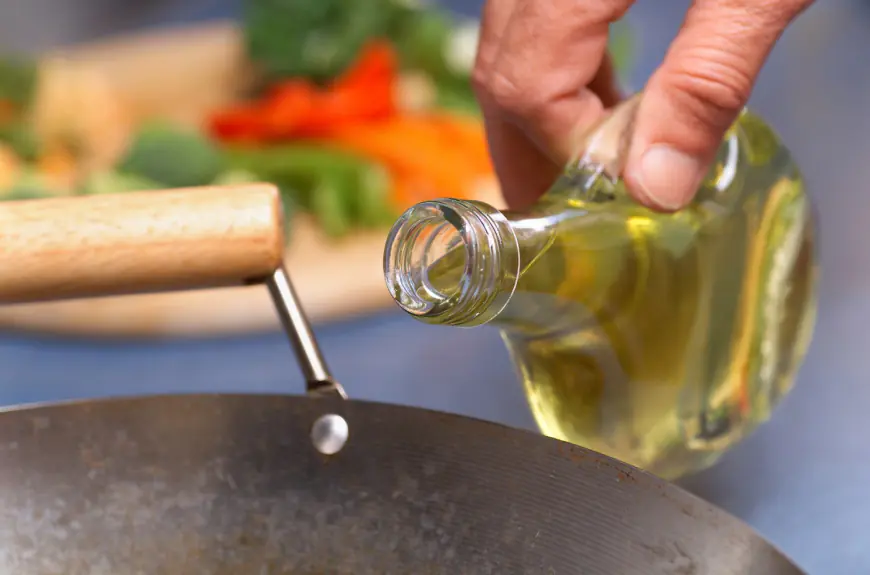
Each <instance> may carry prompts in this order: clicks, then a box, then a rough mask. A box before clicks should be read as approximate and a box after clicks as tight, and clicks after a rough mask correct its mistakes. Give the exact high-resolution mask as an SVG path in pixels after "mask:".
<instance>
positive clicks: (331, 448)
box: [311, 413, 350, 455]
mask: <svg viewBox="0 0 870 575" xmlns="http://www.w3.org/2000/svg"><path fill="white" fill-rule="evenodd" d="M349 434H350V430H349V428H348V426H347V421H345V419H344V418H343V417H342V416H340V415H336V414H334V413H328V414H326V415H321V416H320V417H318V418H317V421H315V422H314V425H312V426H311V442H312V443H313V444H314V448H315V449H317V451H319V452H320V453H322V454H324V455H335V454H336V453H338V452H339V451H341V449H342V448H343V447H344V444H345V443H347V437H348V435H349Z"/></svg>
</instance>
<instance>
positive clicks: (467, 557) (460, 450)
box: [0, 185, 801, 575]
mask: <svg viewBox="0 0 870 575" xmlns="http://www.w3.org/2000/svg"><path fill="white" fill-rule="evenodd" d="M280 222H281V206H280V200H279V196H278V194H277V191H276V190H275V189H274V188H272V187H271V186H267V185H253V186H251V185H248V186H241V187H231V188H220V189H216V188H207V189H190V190H173V191H167V192H157V193H155V192H147V193H144V194H130V195H123V196H98V197H88V198H75V199H51V200H35V201H25V202H15V203H8V204H4V205H2V206H0V235H2V242H3V243H2V245H3V246H4V250H3V251H2V252H0V302H3V303H17V302H25V301H37V300H44V299H50V298H58V297H86V296H91V295H98V294H120V293H128V292H132V291H143V290H158V289H181V288H201V287H208V286H221V285H231V284H238V283H251V282H264V283H265V284H267V285H268V287H269V289H270V290H271V293H272V295H273V299H274V301H275V303H276V308H277V310H278V313H279V315H280V316H281V318H282V320H283V322H284V325H285V327H286V328H287V333H288V336H289V338H290V342H291V343H292V347H293V349H294V351H295V352H296V355H297V358H298V359H299V361H300V366H301V367H302V370H303V373H304V374H305V376H306V379H307V380H308V382H309V384H308V394H307V396H298V397H296V396H283V395H282V396H270V395H190V396H184V395H180V396H152V397H143V398H133V399H108V400H101V401H84V402H71V403H61V404H54V405H38V406H25V407H21V408H12V409H8V410H5V411H2V412H0V573H15V574H16V575H48V574H64V575H73V574H94V575H98V574H107V575H109V574H110V575H119V574H121V575H123V574H140V573H141V574H146V573H147V574H171V575H188V574H190V575H194V574H206V573H207V574H227V575H229V574H234V575H236V574H256V575H265V574H269V575H275V574H290V573H292V574H296V575H298V574H314V573H317V574H327V573H329V574H376V573H377V574H385V573H397V574H398V573H408V574H415V575H424V574H430V573H431V574H435V573H444V574H452V575H455V574H472V573H474V574H476V573H481V574H495V573H529V574H532V573H534V574H537V573H540V574H581V573H582V574H602V575H659V574H668V575H696V574H707V573H709V574H764V575H794V574H800V573H801V571H800V569H798V568H797V567H796V566H795V565H794V564H793V563H791V562H790V561H789V560H788V559H787V558H786V557H784V556H783V555H782V554H781V553H780V552H779V551H777V550H776V549H775V548H774V547H773V546H771V545H770V544H769V543H767V542H766V541H764V540H763V539H762V538H761V537H760V536H758V535H757V534H756V533H755V532H753V531H752V530H751V529H750V528H749V527H748V526H746V525H744V524H742V523H741V522H739V521H738V520H737V519H735V518H733V517H731V516H730V515H728V514H726V513H725V512H724V511H722V510H720V509H718V508H716V507H714V506H712V505H710V504H708V503H706V502H704V501H702V500H700V499H698V498H696V497H694V496H692V495H691V494H689V493H687V492H685V491H683V490H681V489H679V488H678V487H676V486H674V485H671V484H669V483H667V482H665V481H663V480H661V479H659V478H657V477H654V476H652V475H650V474H647V473H645V472H643V471H641V470H639V469H636V468H634V467H631V466H629V465H627V464H624V463H621V462H619V461H616V460H614V459H611V458H609V457H606V456H604V455H601V454H598V453H595V452H592V451H589V450H586V449H583V448H580V447H576V446H573V445H569V444H567V443H563V442H561V441H557V440H554V439H549V438H545V437H542V436H539V435H537V434H533V433H529V432H526V431H520V430H515V429H509V428H506V427H503V426H500V425H496V424H492V423H487V422H483V421H478V420H474V419H470V418H467V417H461V416H455V415H448V414H444V413H439V412H433V411H427V410H422V409H416V408H409V407H400V406H390V405H383V404H377V403H369V402H363V401H355V400H348V399H346V397H345V394H344V391H343V389H342V387H341V386H340V385H339V384H338V383H337V382H335V381H334V380H333V379H332V378H331V376H330V374H329V371H328V368H327V365H326V363H325V361H324V360H323V357H322V355H321V353H320V351H319V349H318V347H317V343H316V341H315V339H314V337H313V335H312V332H311V330H310V328H309V326H308V323H307V321H306V319H305V316H304V313H303V311H302V309H301V308H300V307H299V305H298V302H297V301H296V297H295V294H294V292H293V288H292V284H291V283H290V281H289V278H288V277H287V275H286V274H285V273H284V271H283V270H282V269H281V261H282V254H281V249H282V246H283V233H282V230H281V223H280ZM288 368H289V362H288ZM408 385H414V382H413V381H409V382H408Z"/></svg>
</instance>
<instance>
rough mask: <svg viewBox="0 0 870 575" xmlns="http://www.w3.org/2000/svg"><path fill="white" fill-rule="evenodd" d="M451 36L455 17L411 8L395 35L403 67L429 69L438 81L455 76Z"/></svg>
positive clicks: (425, 70) (441, 12) (436, 11)
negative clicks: (450, 50) (450, 56)
mask: <svg viewBox="0 0 870 575" xmlns="http://www.w3.org/2000/svg"><path fill="white" fill-rule="evenodd" d="M452 37H453V19H452V18H451V17H450V16H449V15H448V14H447V13H446V12H443V11H441V10H435V9H431V8H430V9H426V10H414V11H412V12H411V13H410V14H409V15H408V16H407V18H406V20H405V22H404V23H403V26H402V27H401V29H400V30H399V31H398V33H397V37H396V47H397V51H398V52H399V54H400V55H401V59H402V65H403V67H404V68H405V69H411V70H421V71H423V72H426V73H427V74H429V75H430V76H431V77H432V78H433V79H434V80H435V81H436V82H439V81H441V80H442V79H444V78H453V77H455V75H456V74H455V72H454V70H453V69H452V68H451V66H450V63H449V61H448V58H449V46H450V41H451V38H452ZM466 77H467V75H466Z"/></svg>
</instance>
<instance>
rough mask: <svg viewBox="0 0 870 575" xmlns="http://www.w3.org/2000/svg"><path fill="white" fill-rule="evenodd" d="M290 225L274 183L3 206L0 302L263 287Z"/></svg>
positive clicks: (280, 257)
mask: <svg viewBox="0 0 870 575" xmlns="http://www.w3.org/2000/svg"><path fill="white" fill-rule="evenodd" d="M283 221H284V217H283V210H282V207H281V198H280V195H279V193H278V190H277V189H276V188H275V187H274V186H272V185H269V184H249V185H242V186H227V187H202V188H189V189H176V190H166V191H160V192H155V191H148V192H136V193H129V194H117V195H114V194H113V195H104V196H84V197H71V198H53V199H45V200H27V201H17V202H5V203H0V303H24V302H35V301H44V300H51V299H67V298H78V297H92V296H104V295H120V294H128V293H138V292H154V291H167V290H179V289H194V288H207V287H220V286H230V285H241V284H245V283H250V282H252V281H257V280H262V279H264V278H266V277H267V276H269V275H270V274H272V272H274V271H275V270H276V269H277V268H279V267H280V266H281V264H282V262H283V250H284V230H283Z"/></svg>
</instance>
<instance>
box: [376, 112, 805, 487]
mask: <svg viewBox="0 0 870 575" xmlns="http://www.w3.org/2000/svg"><path fill="white" fill-rule="evenodd" d="M638 102H639V97H635V98H633V99H631V100H628V101H626V102H624V103H623V104H622V105H620V106H619V107H617V108H616V109H615V110H614V111H613V112H612V113H611V114H610V116H609V117H608V118H606V119H605V120H603V121H602V122H601V123H600V124H599V125H598V126H596V127H595V128H594V129H593V130H591V131H590V132H589V133H588V134H587V136H586V137H585V138H583V139H582V140H581V142H580V144H579V146H578V149H580V150H581V153H579V154H578V155H577V156H576V157H575V159H574V160H572V161H571V162H570V163H569V164H568V165H567V167H566V168H565V170H564V172H563V174H562V175H561V176H560V177H559V179H558V180H557V181H556V182H555V184H554V185H553V186H552V188H551V189H550V190H549V191H548V192H547V193H546V194H545V195H544V196H543V197H542V198H541V199H540V200H539V201H538V202H537V204H536V205H535V206H534V207H533V208H532V209H531V210H529V211H528V212H526V213H513V212H509V211H499V210H496V209H495V208H493V207H491V206H490V205H488V204H486V203H482V202H477V201H466V200H456V199H438V200H433V201H427V202H422V203H420V204H417V205H415V206H413V207H411V208H410V209H409V210H407V211H406V212H405V213H404V214H403V215H402V216H401V217H400V218H399V220H398V221H397V222H396V223H395V225H394V226H393V228H392V230H391V231H390V234H389V237H388V240H387V245H386V250H385V254H384V273H385V279H386V282H387V286H388V288H389V291H390V293H391V294H392V296H393V298H394V299H395V300H396V302H397V303H398V304H399V306H400V307H401V308H402V309H404V310H405V311H406V312H408V313H409V314H411V315H412V316H413V317H415V318H417V319H418V320H420V321H423V322H428V323H435V324H445V325H452V326H457V327H471V326H478V325H482V324H485V323H492V324H493V325H495V326H497V327H498V328H499V329H500V330H501V334H502V337H503V339H504V342H505V344H506V345H507V348H508V350H509V352H510V355H511V357H512V359H513V361H514V362H515V364H516V367H517V371H518V374H519V377H520V379H521V380H522V382H523V385H524V389H525V393H526V396H527V398H528V402H529V406H530V408H531V411H532V413H533V415H534V417H535V420H536V421H537V423H538V425H539V427H540V429H541V431H542V432H543V433H544V434H546V435H549V436H552V437H555V438H558V439H562V440H565V441H569V442H572V443H575V444H579V445H582V446H584V447H588V448H590V449H594V450H596V451H599V452H602V453H605V454H607V455H610V456H612V457H615V458H617V459H621V460H623V461H626V462H629V463H632V464H634V465H636V466H638V467H641V468H644V469H646V470H648V471H651V472H653V473H656V474H658V475H660V476H663V477H665V478H669V479H674V478H676V477H679V476H681V475H684V474H686V473H689V472H693V471H697V470H699V469H702V468H704V467H706V466H709V465H711V464H712V463H713V462H715V461H716V459H717V458H718V457H719V456H720V455H721V454H722V453H723V452H724V451H725V450H726V449H728V448H729V447H731V446H732V445H734V444H735V443H736V442H738V441H739V440H740V439H742V438H743V437H745V436H746V435H747V434H748V433H749V432H751V431H752V430H753V429H754V428H755V427H756V426H757V425H759V424H760V423H761V422H763V421H764V420H766V419H767V418H768V417H769V415H770V413H771V410H772V409H773V408H774V407H775V406H776V404H777V403H778V402H779V401H780V400H781V399H782V397H783V396H784V395H785V394H786V393H787V392H788V391H789V390H790V388H791V387H792V384H793V382H794V379H795V374H796V371H797V369H798V367H799V364H800V363H801V361H802V359H803V357H804V355H805V353H806V350H807V346H808V344H809V341H810V336H811V332H812V328H813V324H814V319H815V309H816V285H817V276H818V269H817V265H816V254H815V231H814V214H813V210H812V206H811V204H810V201H809V198H808V196H807V195H806V194H805V191H804V186H803V182H802V179H801V176H800V173H799V171H798V169H797V167H796V166H795V164H794V162H793V160H792V158H791V156H790V154H789V152H788V150H787V149H786V148H785V147H784V146H783V145H782V144H781V142H780V140H779V139H778V137H777V136H776V135H775V134H774V132H773V131H772V130H771V129H770V128H769V127H768V126H767V125H766V124H765V123H764V122H763V121H762V120H760V119H759V118H758V117H757V116H754V115H753V114H751V113H750V112H744V113H743V114H742V115H741V116H740V117H739V119H738V120H737V121H736V122H735V124H734V125H733V126H732V128H731V129H730V130H729V132H728V133H727V135H726V136H725V138H724V139H723V141H722V144H721V146H720V148H719V150H718V154H717V157H716V160H715V163H714V165H713V167H712V168H711V171H710V173H709V175H708V177H707V179H706V180H705V183H704V184H703V185H702V187H701V188H700V190H699V192H698V194H697V196H696V198H695V200H694V202H693V203H692V204H691V205H690V206H689V207H688V208H686V209H684V210H681V211H679V212H676V213H670V214H665V213H658V212H654V211H652V210H649V209H647V208H645V207H643V206H640V205H639V204H637V203H635V202H634V201H632V200H631V199H630V198H629V197H628V196H627V194H626V192H625V188H624V186H623V183H622V182H621V180H620V179H619V178H618V177H617V175H618V174H619V173H620V172H621V169H622V167H623V163H624V158H625V155H626V150H627V148H628V143H629V141H630V134H631V125H632V119H633V116H634V114H635V111H636V109H637V104H638Z"/></svg>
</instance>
